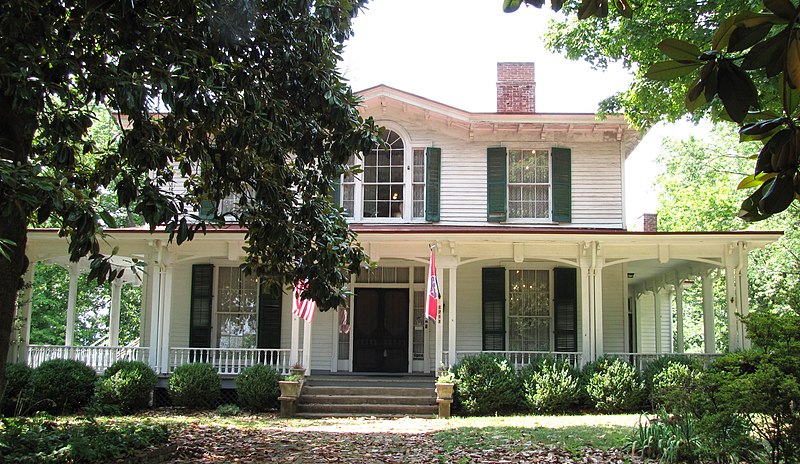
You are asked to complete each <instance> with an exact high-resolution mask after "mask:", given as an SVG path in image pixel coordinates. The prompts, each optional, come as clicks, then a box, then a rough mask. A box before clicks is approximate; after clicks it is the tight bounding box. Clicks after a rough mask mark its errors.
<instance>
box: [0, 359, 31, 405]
mask: <svg viewBox="0 0 800 464" xmlns="http://www.w3.org/2000/svg"><path fill="white" fill-rule="evenodd" d="M32 375H33V369H31V368H30V367H28V365H27V364H19V363H13V364H8V365H6V390H5V396H4V397H3V403H2V405H0V406H1V407H0V413H2V414H3V415H6V416H13V415H18V414H21V413H23V412H24V411H25V410H26V409H27V407H28V404H29V403H30V388H29V385H30V381H31V376H32Z"/></svg>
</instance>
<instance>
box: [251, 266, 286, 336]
mask: <svg viewBox="0 0 800 464" xmlns="http://www.w3.org/2000/svg"><path fill="white" fill-rule="evenodd" d="M281 303H283V292H282V291H281V287H280V285H278V284H272V285H267V283H266V282H264V281H262V282H261V285H259V294H258V335H257V340H258V341H257V343H258V348H280V347H281V309H282V308H281V306H282V305H281Z"/></svg>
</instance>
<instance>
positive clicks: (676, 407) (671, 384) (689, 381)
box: [645, 362, 702, 414]
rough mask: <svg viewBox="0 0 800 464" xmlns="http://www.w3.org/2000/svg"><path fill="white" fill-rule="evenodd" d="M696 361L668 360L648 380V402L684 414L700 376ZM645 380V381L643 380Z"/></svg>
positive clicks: (687, 409) (688, 408)
mask: <svg viewBox="0 0 800 464" xmlns="http://www.w3.org/2000/svg"><path fill="white" fill-rule="evenodd" d="M699 366H700V365H699V364H698V363H695V364H693V363H683V362H670V363H667V364H666V365H664V366H663V368H662V369H661V370H660V371H658V372H657V373H656V374H655V375H653V377H652V379H651V380H650V389H649V392H650V404H651V405H652V406H653V408H654V409H659V408H663V409H665V410H666V411H668V412H671V413H674V414H686V413H687V412H688V411H689V410H690V409H692V408H691V401H690V396H691V395H695V394H696V392H697V388H698V386H697V385H698V382H699V380H700V376H701V373H702V371H701V369H700V367H699ZM645 382H646V381H645Z"/></svg>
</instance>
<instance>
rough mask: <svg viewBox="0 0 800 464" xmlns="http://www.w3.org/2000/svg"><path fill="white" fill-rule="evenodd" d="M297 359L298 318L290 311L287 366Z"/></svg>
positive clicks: (298, 353)
mask: <svg viewBox="0 0 800 464" xmlns="http://www.w3.org/2000/svg"><path fill="white" fill-rule="evenodd" d="M292 295H294V294H292ZM292 298H294V296H292ZM298 361H300V318H299V317H297V316H295V315H294V313H292V338H291V341H290V342H289V367H291V366H294V365H295V364H297V362H298Z"/></svg>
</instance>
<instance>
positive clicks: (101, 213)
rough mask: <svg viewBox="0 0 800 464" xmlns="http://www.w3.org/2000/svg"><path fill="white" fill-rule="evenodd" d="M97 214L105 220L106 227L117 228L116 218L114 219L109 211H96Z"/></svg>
mask: <svg viewBox="0 0 800 464" xmlns="http://www.w3.org/2000/svg"><path fill="white" fill-rule="evenodd" d="M97 215H98V216H100V219H102V220H103V222H105V223H106V225H107V226H108V227H110V228H112V229H116V228H117V221H116V219H114V216H112V215H111V213H109V212H108V211H106V210H101V211H98V212H97Z"/></svg>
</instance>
